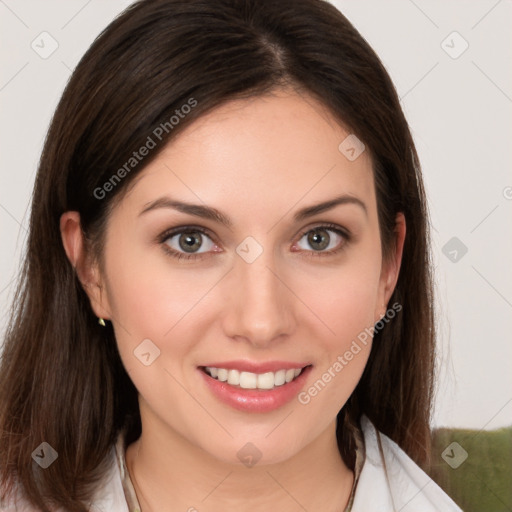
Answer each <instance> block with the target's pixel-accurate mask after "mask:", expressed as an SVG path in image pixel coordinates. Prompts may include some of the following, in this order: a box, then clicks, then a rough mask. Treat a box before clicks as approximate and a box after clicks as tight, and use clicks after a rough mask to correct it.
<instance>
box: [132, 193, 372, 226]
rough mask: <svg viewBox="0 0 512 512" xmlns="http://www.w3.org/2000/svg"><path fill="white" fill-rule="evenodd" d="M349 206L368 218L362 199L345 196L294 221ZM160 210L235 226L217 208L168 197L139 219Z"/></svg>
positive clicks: (303, 212)
mask: <svg viewBox="0 0 512 512" xmlns="http://www.w3.org/2000/svg"><path fill="white" fill-rule="evenodd" d="M347 204H353V205H356V206H359V207H361V209H362V210H363V211H364V213H365V214H366V215H367V216H368V209H367V207H366V204H365V203H364V202H363V201H361V199H359V198H357V197H354V196H351V195H347V194H344V195H341V196H338V197H335V198H333V199H329V200H328V201H324V202H322V203H318V204H315V205H312V206H306V207H305V208H302V209H301V210H299V211H297V212H296V213H295V215H294V216H293V220H294V221H295V222H300V221H302V220H304V219H306V218H308V217H312V216H313V215H317V214H319V213H323V212H326V211H328V210H331V209H333V208H334V207H336V206H338V205H347ZM160 208H170V209H173V210H177V211H179V212H182V213H187V214H189V215H195V216H196V217H202V218H205V219H210V220H213V221H215V222H218V223H220V224H223V225H225V226H227V227H228V228H231V227H232V226H233V222H232V221H231V219H230V218H229V217H227V216H226V215H224V214H223V213H222V212H221V211H219V210H217V209H216V208H213V207H211V206H205V205H201V204H191V203H184V202H182V201H176V200H174V199H172V198H170V197H167V196H165V197H160V198H158V199H156V200H154V201H151V202H150V203H148V204H147V205H146V207H145V208H144V209H143V210H142V211H141V212H140V213H139V217H140V216H141V215H143V214H145V213H147V212H149V211H152V210H156V209H160Z"/></svg>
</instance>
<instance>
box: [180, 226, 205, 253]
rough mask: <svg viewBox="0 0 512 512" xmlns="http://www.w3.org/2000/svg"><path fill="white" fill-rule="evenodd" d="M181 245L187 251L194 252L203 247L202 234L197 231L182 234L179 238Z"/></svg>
mask: <svg viewBox="0 0 512 512" xmlns="http://www.w3.org/2000/svg"><path fill="white" fill-rule="evenodd" d="M179 243H180V247H181V248H182V249H183V250H184V251H187V252H193V251H194V250H195V249H199V248H200V247H201V235H200V234H199V233H198V232H197V231H194V232H191V233H187V234H182V235H181V236H180V238H179Z"/></svg>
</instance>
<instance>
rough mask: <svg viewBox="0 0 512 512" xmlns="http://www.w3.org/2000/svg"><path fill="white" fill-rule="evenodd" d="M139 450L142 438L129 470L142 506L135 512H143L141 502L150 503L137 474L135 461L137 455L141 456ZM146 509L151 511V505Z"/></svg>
mask: <svg viewBox="0 0 512 512" xmlns="http://www.w3.org/2000/svg"><path fill="white" fill-rule="evenodd" d="M139 450H140V440H139V442H138V444H137V452H136V453H135V457H134V459H133V461H132V469H131V472H130V471H129V470H128V472H129V473H130V476H131V478H132V479H133V483H134V484H135V485H134V488H135V487H136V489H135V494H136V497H137V501H138V502H139V506H140V508H139V509H136V511H135V512H142V503H141V502H144V506H146V505H147V504H148V501H147V500H146V497H145V496H144V493H143V492H142V489H141V488H140V485H139V482H137V477H136V476H135V468H134V464H135V461H136V460H137V457H138V456H139ZM126 468H127V469H128V464H127V465H126ZM139 496H140V498H139ZM144 511H145V512H150V510H149V506H148V507H147V508H145V509H144Z"/></svg>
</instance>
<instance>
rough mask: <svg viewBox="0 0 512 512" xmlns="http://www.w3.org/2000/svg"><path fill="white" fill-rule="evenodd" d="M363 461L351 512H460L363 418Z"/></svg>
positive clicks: (435, 485) (418, 468)
mask: <svg viewBox="0 0 512 512" xmlns="http://www.w3.org/2000/svg"><path fill="white" fill-rule="evenodd" d="M361 428H362V431H363V436H364V444H365V450H366V457H365V461H364V465H363V468H362V470H361V474H360V476H359V481H358V484H357V489H356V493H355V497H354V502H353V507H352V512H368V511H370V510H371V511H372V512H395V511H400V512H462V510H461V509H460V508H459V507H458V506H457V505H456V503H455V502H454V501H453V500H452V499H451V498H450V497H449V496H448V495H447V494H446V493H445V492H444V491H443V490H442V489H441V488H440V487H439V486H438V485H437V484H436V483H435V482H434V481H433V480H432V479H431V478H430V477H429V476H428V475H427V474H426V473H425V472H424V471H423V470H422V469H421V468H420V467H419V466H418V465H417V464H415V463H414V462H413V460H412V459H411V458H410V457H409V456H408V455H407V454H406V453H405V452H404V451H403V450H402V449H401V448H400V447H399V446H398V445H397V444H396V443H395V442H393V441H392V440H391V439H390V438H389V437H387V436H385V435H384V434H382V433H381V432H379V431H378V430H377V429H376V428H375V426H374V425H373V424H372V423H371V421H370V420H369V419H368V418H367V417H366V416H363V417H362V418H361Z"/></svg>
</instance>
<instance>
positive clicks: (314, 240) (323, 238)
mask: <svg viewBox="0 0 512 512" xmlns="http://www.w3.org/2000/svg"><path fill="white" fill-rule="evenodd" d="M318 233H323V235H322V234H318ZM308 242H309V243H310V245H311V246H312V247H313V249H315V250H322V249H325V248H326V247H327V246H328V245H329V235H328V233H327V231H326V230H325V229H317V230H315V231H312V232H311V233H310V235H309V236H308ZM315 244H319V247H316V248H315Z"/></svg>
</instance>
